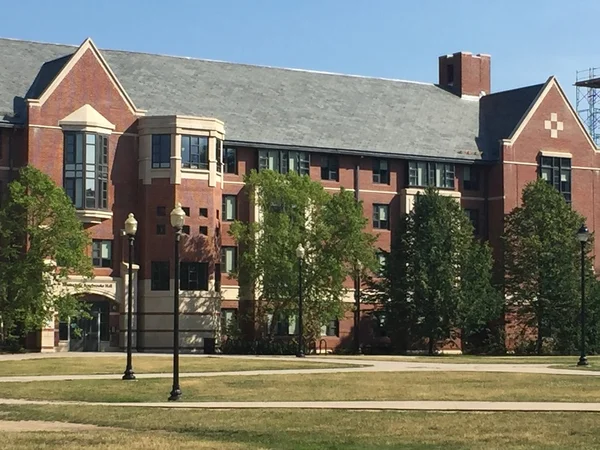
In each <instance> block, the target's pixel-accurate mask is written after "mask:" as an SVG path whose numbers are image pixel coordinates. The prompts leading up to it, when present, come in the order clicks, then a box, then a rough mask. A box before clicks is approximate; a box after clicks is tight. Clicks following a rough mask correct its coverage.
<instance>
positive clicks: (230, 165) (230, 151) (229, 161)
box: [225, 147, 237, 174]
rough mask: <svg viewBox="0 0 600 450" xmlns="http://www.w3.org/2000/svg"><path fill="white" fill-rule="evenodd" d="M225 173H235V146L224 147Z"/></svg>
mask: <svg viewBox="0 0 600 450" xmlns="http://www.w3.org/2000/svg"><path fill="white" fill-rule="evenodd" d="M225 173H236V174H237V150H236V149H235V148H232V147H227V148H225Z"/></svg>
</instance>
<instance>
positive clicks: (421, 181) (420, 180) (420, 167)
mask: <svg viewBox="0 0 600 450" xmlns="http://www.w3.org/2000/svg"><path fill="white" fill-rule="evenodd" d="M426 177H427V163H424V162H420V163H418V164H417V186H425V185H426V184H427V178H426Z"/></svg>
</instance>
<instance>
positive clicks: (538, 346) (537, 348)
mask: <svg viewBox="0 0 600 450" xmlns="http://www.w3.org/2000/svg"><path fill="white" fill-rule="evenodd" d="M537 322H538V323H537V340H536V343H535V352H536V353H537V354H538V355H541V354H542V341H543V336H542V315H541V313H539V311H538V321H537Z"/></svg>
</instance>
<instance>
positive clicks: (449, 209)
mask: <svg viewBox="0 0 600 450" xmlns="http://www.w3.org/2000/svg"><path fill="white" fill-rule="evenodd" d="M491 266H492V262H491V253H490V251H489V249H488V248H487V247H486V246H482V244H480V243H479V242H478V241H476V240H475V239H474V238H473V227H472V225H471V223H470V222H469V220H468V218H467V217H466V215H465V214H464V212H463V211H462V210H461V208H460V205H459V204H458V202H456V200H454V199H453V198H450V197H447V196H443V195H440V194H439V192H438V191H437V190H435V189H434V188H432V187H430V188H427V189H426V190H425V192H424V193H423V194H419V195H417V197H416V199H415V203H414V207H413V210H412V211H411V212H410V213H408V214H404V215H403V216H402V217H401V218H400V221H399V225H398V229H397V231H396V234H395V238H394V242H393V243H392V251H391V253H390V255H389V260H388V264H387V267H386V269H385V271H384V274H383V277H382V278H381V279H379V280H377V279H375V280H374V281H373V283H372V286H373V288H374V290H373V292H374V294H373V295H372V296H371V299H373V300H375V301H378V302H381V303H383V304H384V307H385V310H386V322H387V324H388V327H389V328H390V330H389V331H390V334H391V336H392V339H393V340H394V343H395V345H396V347H397V349H398V350H406V349H408V348H409V347H410V346H412V345H413V344H415V343H417V342H418V341H422V340H426V341H427V345H428V351H429V353H430V354H433V353H434V351H435V350H436V346H437V344H438V343H439V342H443V341H446V340H448V339H450V338H452V337H454V335H455V332H457V330H458V329H459V328H463V329H464V330H465V331H466V333H467V335H469V334H470V333H474V332H476V331H479V330H480V329H481V328H482V327H484V326H486V324H487V323H488V322H489V321H490V320H492V319H494V318H496V317H498V315H499V307H498V304H499V300H498V294H497V292H496V291H495V290H494V288H493V287H492V284H491Z"/></svg>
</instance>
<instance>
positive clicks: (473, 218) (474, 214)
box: [465, 209, 479, 236]
mask: <svg viewBox="0 0 600 450" xmlns="http://www.w3.org/2000/svg"><path fill="white" fill-rule="evenodd" d="M465 214H466V215H467V217H468V218H469V221H470V222H471V225H473V234H474V235H475V236H479V210H478V209H465Z"/></svg>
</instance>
